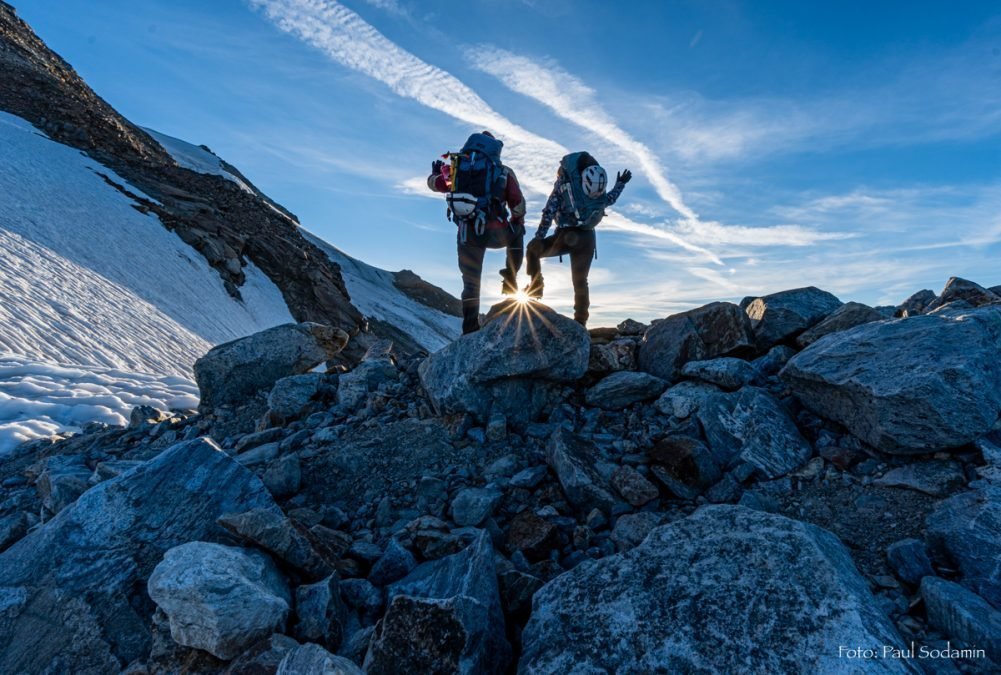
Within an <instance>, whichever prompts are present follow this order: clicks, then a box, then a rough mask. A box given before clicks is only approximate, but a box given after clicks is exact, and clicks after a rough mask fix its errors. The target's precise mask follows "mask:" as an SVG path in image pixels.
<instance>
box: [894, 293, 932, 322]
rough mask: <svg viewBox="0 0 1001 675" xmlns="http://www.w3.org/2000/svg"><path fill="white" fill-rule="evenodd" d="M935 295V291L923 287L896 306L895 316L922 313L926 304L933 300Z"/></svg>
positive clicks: (926, 306)
mask: <svg viewBox="0 0 1001 675" xmlns="http://www.w3.org/2000/svg"><path fill="white" fill-rule="evenodd" d="M936 297H937V296H936V295H935V291H933V290H930V289H925V290H923V291H918V292H917V293H915V294H914V295H912V296H911V297H909V298H907V299H906V300H904V301H903V302H902V303H901V304H900V306H899V307H897V316H900V317H908V316H917V315H919V314H924V313H925V310H926V309H927V308H928V306H929V305H931V303H933V302H935V298H936Z"/></svg>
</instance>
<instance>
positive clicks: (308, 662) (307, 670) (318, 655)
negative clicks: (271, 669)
mask: <svg viewBox="0 0 1001 675" xmlns="http://www.w3.org/2000/svg"><path fill="white" fill-rule="evenodd" d="M275 675H365V671H364V670H362V669H361V668H359V667H358V666H356V665H355V664H354V663H353V662H352V661H350V660H348V659H346V658H344V657H343V656H337V655H336V654H331V653H330V652H328V651H327V650H326V649H324V648H323V647H321V646H320V645H316V644H312V643H310V644H304V645H301V646H299V647H296V648H295V649H292V650H290V651H289V653H288V654H286V655H285V658H283V659H282V661H281V663H279V664H278V670H277V671H276V672H275Z"/></svg>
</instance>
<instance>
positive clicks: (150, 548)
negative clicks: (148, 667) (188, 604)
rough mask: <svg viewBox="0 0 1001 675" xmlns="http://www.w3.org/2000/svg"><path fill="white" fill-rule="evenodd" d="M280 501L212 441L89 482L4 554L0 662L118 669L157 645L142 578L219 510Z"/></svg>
mask: <svg viewBox="0 0 1001 675" xmlns="http://www.w3.org/2000/svg"><path fill="white" fill-rule="evenodd" d="M254 508H261V509H271V510H275V511H277V510H278V506H277V505H276V504H275V503H274V501H273V500H272V498H271V496H270V495H269V494H268V492H267V490H266V489H265V487H264V485H263V484H262V483H261V481H260V480H259V479H258V478H257V477H256V476H255V475H254V474H253V473H251V472H250V471H249V470H247V469H245V468H244V467H242V466H240V464H238V463H237V462H235V461H234V460H232V459H231V458H230V457H229V456H228V455H226V454H225V453H224V452H222V451H220V450H219V448H218V447H217V446H215V445H214V444H213V443H212V442H211V441H208V440H204V439H199V440H196V441H188V442H184V443H179V444H177V445H175V446H173V447H172V448H171V449H169V450H166V451H164V452H163V454H161V455H160V456H159V457H157V458H156V459H153V460H151V461H149V462H146V463H144V464H142V465H140V466H138V467H137V468H135V469H133V470H132V471H129V472H127V473H125V474H123V475H121V476H119V477H118V478H115V479H113V480H109V481H107V482H105V483H101V484H100V485H98V486H96V487H94V488H91V489H90V490H88V491H87V492H86V493H84V494H83V496H81V497H80V498H79V499H78V500H77V501H76V503H74V504H73V505H71V506H68V507H66V508H65V509H64V510H63V511H62V512H60V513H59V515H58V516H56V517H55V518H53V519H52V520H51V521H49V522H48V523H47V524H46V525H45V526H44V527H42V528H40V529H38V530H35V531H34V532H32V533H31V534H29V535H28V536H27V537H25V538H24V539H22V540H20V541H19V542H17V543H16V544H14V546H12V547H11V548H10V549H8V550H7V551H5V552H4V553H3V554H2V555H0V589H2V590H0V644H3V645H5V647H4V649H3V650H0V672H5V673H18V672H43V671H45V672H77V673H107V672H117V671H118V670H120V669H121V668H123V667H124V666H125V665H127V664H128V663H130V662H131V661H133V660H135V659H137V658H140V657H142V656H145V654H147V653H148V652H149V642H150V629H149V625H150V616H151V615H152V613H153V605H152V602H151V601H150V600H149V598H148V597H146V593H145V591H144V588H145V583H146V580H147V579H148V578H149V575H150V573H151V572H152V571H153V568H154V566H156V565H157V564H158V563H159V562H160V560H161V558H162V557H163V554H164V552H165V551H167V550H168V549H170V548H172V547H174V546H177V545H179V544H182V543H185V542H188V541H191V540H204V541H213V540H218V539H220V538H223V537H224V536H225V533H224V531H223V530H222V529H221V528H220V527H219V526H218V525H217V524H216V522H215V520H216V518H218V517H219V516H220V515H222V514H223V513H228V512H233V511H246V510H249V509H254Z"/></svg>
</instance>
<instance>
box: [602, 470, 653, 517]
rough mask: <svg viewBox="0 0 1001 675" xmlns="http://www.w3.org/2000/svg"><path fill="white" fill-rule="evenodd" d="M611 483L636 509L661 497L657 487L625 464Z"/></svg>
mask: <svg viewBox="0 0 1001 675" xmlns="http://www.w3.org/2000/svg"><path fill="white" fill-rule="evenodd" d="M611 483H612V486H613V487H614V488H615V489H616V490H617V491H618V493H619V494H620V495H622V498H623V499H625V500H626V501H627V502H629V503H630V504H632V505H633V506H636V507H639V506H643V505H644V504H646V503H647V502H651V501H653V500H654V499H657V497H659V496H660V492H658V491H657V486H656V485H654V484H653V483H651V482H650V481H648V480H647V479H646V478H644V477H643V474H641V473H640V472H639V471H637V470H636V469H634V468H633V467H631V466H629V465H628V464H623V465H622V466H620V467H619V468H617V469H616V470H615V473H613V474H612V480H611Z"/></svg>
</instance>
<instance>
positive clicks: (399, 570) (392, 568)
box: [368, 539, 417, 586]
mask: <svg viewBox="0 0 1001 675" xmlns="http://www.w3.org/2000/svg"><path fill="white" fill-rule="evenodd" d="M415 567H417V561H416V560H415V559H414V556H413V554H412V553H411V552H410V551H408V550H407V549H405V548H403V546H402V545H401V544H400V542H399V541H397V540H396V539H390V540H389V544H388V545H387V546H386V551H385V553H383V554H382V556H381V557H380V558H379V559H378V560H377V561H376V562H375V564H374V565H372V571H371V572H370V573H369V575H368V580H369V581H371V582H372V583H373V584H375V585H376V586H386V585H387V584H391V583H393V582H394V581H396V580H398V579H402V578H403V577H405V576H407V575H408V574H409V573H410V571H411V570H412V569H414V568H415Z"/></svg>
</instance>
